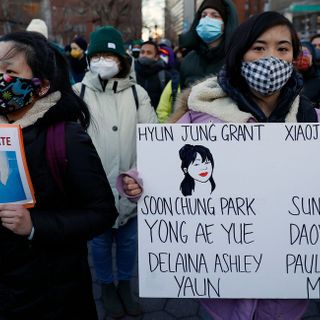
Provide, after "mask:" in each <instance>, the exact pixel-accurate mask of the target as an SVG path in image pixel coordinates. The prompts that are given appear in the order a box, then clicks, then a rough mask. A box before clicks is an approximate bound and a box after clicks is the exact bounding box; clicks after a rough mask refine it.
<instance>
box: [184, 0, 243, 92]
mask: <svg viewBox="0 0 320 320" xmlns="http://www.w3.org/2000/svg"><path fill="white" fill-rule="evenodd" d="M237 25H238V17H237V12H236V9H235V7H234V5H233V3H232V2H231V1H229V0H204V1H203V2H202V3H201V5H200V7H199V9H198V11H197V13H196V15H195V18H194V21H193V23H192V25H191V28H190V30H189V31H188V32H187V33H185V34H182V35H180V38H179V42H180V44H179V45H180V47H183V48H186V49H187V50H189V51H190V52H189V53H188V54H187V56H186V57H185V58H184V60H183V62H182V64H181V68H180V84H181V87H182V88H186V87H189V86H190V85H192V84H193V83H194V82H195V81H197V80H200V79H202V78H204V77H206V76H208V75H214V74H217V73H218V72H219V70H220V69H221V67H222V66H223V64H224V59H225V45H226V43H227V42H228V39H229V38H230V37H231V35H232V33H233V31H234V30H235V28H236V27H237Z"/></svg>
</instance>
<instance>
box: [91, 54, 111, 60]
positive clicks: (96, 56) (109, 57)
mask: <svg viewBox="0 0 320 320" xmlns="http://www.w3.org/2000/svg"><path fill="white" fill-rule="evenodd" d="M101 59H102V60H103V59H112V60H116V61H117V57H115V56H114V55H112V54H110V53H98V54H95V55H94V56H92V58H91V60H92V61H95V62H97V61H100V60H101Z"/></svg>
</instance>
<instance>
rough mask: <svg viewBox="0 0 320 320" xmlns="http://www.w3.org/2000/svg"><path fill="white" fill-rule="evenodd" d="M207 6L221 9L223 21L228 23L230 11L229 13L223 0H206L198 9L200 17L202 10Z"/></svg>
mask: <svg viewBox="0 0 320 320" xmlns="http://www.w3.org/2000/svg"><path fill="white" fill-rule="evenodd" d="M207 8H212V9H215V10H217V11H219V13H220V15H221V17H222V20H223V22H224V23H226V21H227V16H228V13H227V8H226V5H225V3H224V1H223V0H204V1H203V2H202V3H201V5H200V7H199V9H198V11H197V12H198V13H199V19H200V17H201V13H202V11H203V10H204V9H207Z"/></svg>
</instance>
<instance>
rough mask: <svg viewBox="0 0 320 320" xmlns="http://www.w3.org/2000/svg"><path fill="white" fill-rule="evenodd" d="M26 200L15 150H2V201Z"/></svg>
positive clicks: (0, 195)
mask: <svg viewBox="0 0 320 320" xmlns="http://www.w3.org/2000/svg"><path fill="white" fill-rule="evenodd" d="M21 200H26V194H25V192H24V189H23V186H22V181H21V177H20V173H19V168H18V163H17V159H16V152H15V151H0V203H7V202H15V201H21Z"/></svg>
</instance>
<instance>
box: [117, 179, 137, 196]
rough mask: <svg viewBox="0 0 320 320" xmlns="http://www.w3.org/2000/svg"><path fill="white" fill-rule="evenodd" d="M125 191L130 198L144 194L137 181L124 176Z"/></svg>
mask: <svg viewBox="0 0 320 320" xmlns="http://www.w3.org/2000/svg"><path fill="white" fill-rule="evenodd" d="M122 182H123V190H124V192H125V193H126V194H127V195H129V196H138V195H140V193H141V192H142V189H141V187H140V186H139V184H138V183H137V181H136V180H135V179H133V178H131V177H129V176H124V177H123V179H122Z"/></svg>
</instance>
